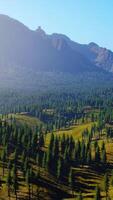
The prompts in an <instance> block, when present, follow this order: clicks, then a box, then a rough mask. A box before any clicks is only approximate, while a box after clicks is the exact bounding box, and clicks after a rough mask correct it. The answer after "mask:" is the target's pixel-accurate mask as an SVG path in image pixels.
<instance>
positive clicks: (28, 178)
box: [26, 169, 31, 200]
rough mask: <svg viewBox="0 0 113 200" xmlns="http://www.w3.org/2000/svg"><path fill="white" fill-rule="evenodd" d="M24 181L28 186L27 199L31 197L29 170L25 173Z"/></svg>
mask: <svg viewBox="0 0 113 200" xmlns="http://www.w3.org/2000/svg"><path fill="white" fill-rule="evenodd" d="M26 183H27V186H28V194H29V200H30V199H31V177H30V170H29V169H28V170H27V173H26Z"/></svg>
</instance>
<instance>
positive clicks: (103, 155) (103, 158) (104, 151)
mask: <svg viewBox="0 0 113 200" xmlns="http://www.w3.org/2000/svg"><path fill="white" fill-rule="evenodd" d="M106 161H107V157H106V150H105V149H104V150H103V151H102V163H104V164H106Z"/></svg>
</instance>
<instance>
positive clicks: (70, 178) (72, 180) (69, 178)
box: [68, 169, 74, 194]
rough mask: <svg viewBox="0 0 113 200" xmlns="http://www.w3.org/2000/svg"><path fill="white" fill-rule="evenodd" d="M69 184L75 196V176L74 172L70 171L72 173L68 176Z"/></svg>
mask: <svg viewBox="0 0 113 200" xmlns="http://www.w3.org/2000/svg"><path fill="white" fill-rule="evenodd" d="M68 183H69V186H70V188H71V190H72V194H73V192H74V191H73V189H74V176H73V170H72V169H70V172H69V176H68Z"/></svg>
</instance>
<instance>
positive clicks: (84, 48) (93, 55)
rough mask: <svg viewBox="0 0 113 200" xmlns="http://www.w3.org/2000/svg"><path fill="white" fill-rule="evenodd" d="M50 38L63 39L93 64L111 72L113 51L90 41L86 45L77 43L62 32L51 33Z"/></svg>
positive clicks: (112, 70)
mask: <svg viewBox="0 0 113 200" xmlns="http://www.w3.org/2000/svg"><path fill="white" fill-rule="evenodd" d="M52 38H54V39H56V40H60V39H61V40H65V41H66V42H67V44H68V45H69V46H70V47H71V48H72V49H73V50H74V51H77V52H79V53H80V54H81V55H83V56H84V57H85V58H87V59H88V60H89V61H90V62H91V63H92V64H93V65H95V66H97V67H100V68H102V69H104V70H106V71H109V72H113V52H112V51H110V50H108V49H106V48H102V47H100V46H99V45H98V44H96V43H94V42H91V43H89V44H88V45H86V44H79V43H77V42H74V41H72V40H70V38H68V37H67V36H65V35H62V34H56V33H55V34H52Z"/></svg>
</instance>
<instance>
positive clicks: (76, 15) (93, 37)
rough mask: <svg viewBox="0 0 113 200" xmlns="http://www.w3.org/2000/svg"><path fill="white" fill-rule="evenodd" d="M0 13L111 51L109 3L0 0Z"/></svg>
mask: <svg viewBox="0 0 113 200" xmlns="http://www.w3.org/2000/svg"><path fill="white" fill-rule="evenodd" d="M0 14H6V15H9V16H10V17H12V18H15V19H17V20H19V21H21V22H22V23H24V24H25V25H27V26H28V27H29V28H30V29H33V30H35V29H37V27H38V26H41V27H42V28H43V29H44V30H45V31H46V33H48V34H52V33H62V34H65V35H67V36H68V37H70V38H71V39H72V40H74V41H76V42H79V43H82V44H86V43H90V42H95V43H98V44H99V45H100V46H102V47H106V48H108V49H111V50H112V51H113V0H0Z"/></svg>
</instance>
